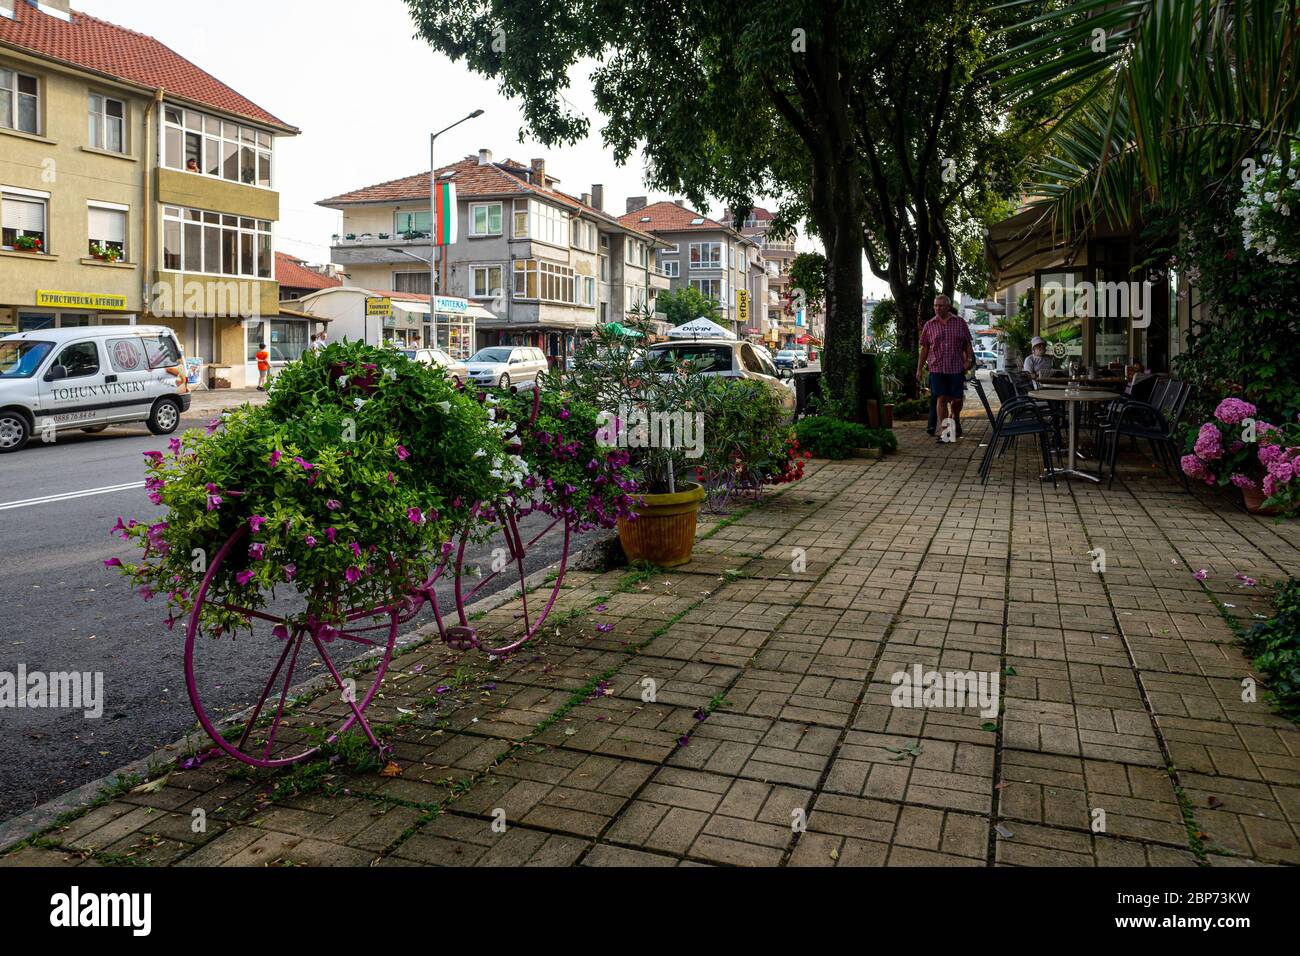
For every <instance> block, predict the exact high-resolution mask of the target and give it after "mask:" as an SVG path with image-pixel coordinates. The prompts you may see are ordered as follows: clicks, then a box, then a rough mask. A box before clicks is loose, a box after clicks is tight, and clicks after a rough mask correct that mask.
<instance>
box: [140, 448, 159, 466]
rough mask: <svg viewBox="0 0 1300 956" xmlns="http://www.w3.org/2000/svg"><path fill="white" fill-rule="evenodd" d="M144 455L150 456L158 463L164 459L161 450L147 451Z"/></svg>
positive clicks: (150, 458)
mask: <svg viewBox="0 0 1300 956" xmlns="http://www.w3.org/2000/svg"><path fill="white" fill-rule="evenodd" d="M144 457H146V458H148V459H149V460H150V461H151V462H153V463H154V464H155V465H156V464H158V463H160V462H161V461H162V460H163V453H162V452H160V451H147V452H145V453H144Z"/></svg>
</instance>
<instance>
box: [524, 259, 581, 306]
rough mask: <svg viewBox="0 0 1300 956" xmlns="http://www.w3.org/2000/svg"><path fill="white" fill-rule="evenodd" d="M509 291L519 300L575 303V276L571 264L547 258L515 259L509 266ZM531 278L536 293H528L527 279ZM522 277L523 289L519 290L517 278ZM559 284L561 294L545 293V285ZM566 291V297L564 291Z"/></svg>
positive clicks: (559, 303)
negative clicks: (550, 294) (549, 294)
mask: <svg viewBox="0 0 1300 956" xmlns="http://www.w3.org/2000/svg"><path fill="white" fill-rule="evenodd" d="M510 275H511V279H510V285H511V293H512V295H513V297H514V298H515V299H517V300H518V301H520V302H552V303H556V304H558V305H577V304H578V303H577V299H576V296H575V291H574V290H575V286H576V284H577V277H576V274H575V273H574V271H573V268H572V267H571V266H567V265H563V264H561V263H558V262H552V261H551V260H549V259H537V258H533V259H515V260H514V262H513V263H512V266H511V272H510ZM530 276H531V277H532V279H533V287H534V291H535V292H536V293H537V294H536V295H529V294H528V279H529V277H530ZM520 279H523V280H524V281H523V286H524V291H523V293H520V291H519V284H520V283H519V280H520ZM557 283H558V284H559V286H560V291H561V295H559V296H558V297H557V296H548V295H546V286H547V285H551V286H554V285H555V284H557ZM565 292H567V293H568V294H567V297H566V296H565V295H564V293H565Z"/></svg>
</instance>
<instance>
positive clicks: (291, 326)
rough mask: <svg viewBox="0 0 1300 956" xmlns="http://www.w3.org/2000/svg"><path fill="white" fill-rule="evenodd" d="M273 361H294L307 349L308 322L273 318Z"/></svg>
mask: <svg viewBox="0 0 1300 956" xmlns="http://www.w3.org/2000/svg"><path fill="white" fill-rule="evenodd" d="M269 344H270V347H271V361H273V362H293V361H296V360H298V359H300V358H302V353H303V352H306V351H307V323H306V322H291V321H282V320H278V319H272V320H271V341H270V343H269Z"/></svg>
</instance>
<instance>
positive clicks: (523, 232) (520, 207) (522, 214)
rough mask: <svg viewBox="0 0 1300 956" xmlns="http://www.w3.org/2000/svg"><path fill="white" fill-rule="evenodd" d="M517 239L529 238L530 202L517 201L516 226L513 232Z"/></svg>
mask: <svg viewBox="0 0 1300 956" xmlns="http://www.w3.org/2000/svg"><path fill="white" fill-rule="evenodd" d="M512 235H513V236H514V238H516V239H527V238H528V202H527V201H526V200H525V201H524V202H522V203H519V202H516V203H515V227H514V232H513V233H512Z"/></svg>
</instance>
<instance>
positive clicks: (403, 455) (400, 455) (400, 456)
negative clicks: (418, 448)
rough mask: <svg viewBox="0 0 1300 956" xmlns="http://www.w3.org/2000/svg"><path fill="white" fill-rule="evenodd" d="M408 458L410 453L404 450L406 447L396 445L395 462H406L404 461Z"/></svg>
mask: <svg viewBox="0 0 1300 956" xmlns="http://www.w3.org/2000/svg"><path fill="white" fill-rule="evenodd" d="M410 457H411V453H410V452H409V451H407V450H406V446H405V445H398V446H397V460H398V461H406V459H408V458H410Z"/></svg>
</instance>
